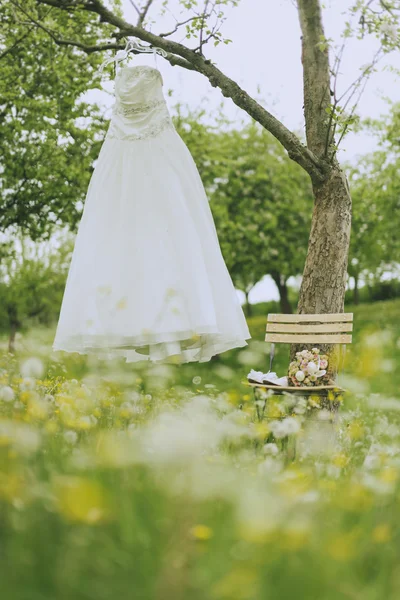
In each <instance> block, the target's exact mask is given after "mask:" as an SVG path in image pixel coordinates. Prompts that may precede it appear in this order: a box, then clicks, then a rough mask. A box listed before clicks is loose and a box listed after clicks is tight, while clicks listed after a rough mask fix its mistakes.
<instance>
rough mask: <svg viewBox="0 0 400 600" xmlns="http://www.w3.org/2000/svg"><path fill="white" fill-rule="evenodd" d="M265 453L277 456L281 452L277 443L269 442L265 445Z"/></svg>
mask: <svg viewBox="0 0 400 600" xmlns="http://www.w3.org/2000/svg"><path fill="white" fill-rule="evenodd" d="M264 453H265V454H269V455H271V456H276V455H277V454H279V449H278V446H277V445H276V444H273V443H268V444H265V445H264Z"/></svg>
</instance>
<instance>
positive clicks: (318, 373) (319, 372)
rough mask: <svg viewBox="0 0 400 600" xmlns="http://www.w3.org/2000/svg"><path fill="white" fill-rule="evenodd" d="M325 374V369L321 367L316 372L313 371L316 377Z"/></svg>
mask: <svg viewBox="0 0 400 600" xmlns="http://www.w3.org/2000/svg"><path fill="white" fill-rule="evenodd" d="M325 374H326V370H325V369H322V370H321V371H317V372H316V373H315V377H316V378H317V379H319V378H320V377H323V376H324V375H325Z"/></svg>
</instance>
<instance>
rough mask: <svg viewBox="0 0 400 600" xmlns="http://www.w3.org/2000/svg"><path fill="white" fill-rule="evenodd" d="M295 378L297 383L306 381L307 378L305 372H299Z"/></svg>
mask: <svg viewBox="0 0 400 600" xmlns="http://www.w3.org/2000/svg"><path fill="white" fill-rule="evenodd" d="M295 377H296V379H297V381H304V379H305V377H306V376H305V375H304V373H303V371H297V373H296V375H295Z"/></svg>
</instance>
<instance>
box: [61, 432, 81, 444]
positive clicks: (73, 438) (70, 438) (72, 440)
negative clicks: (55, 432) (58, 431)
mask: <svg viewBox="0 0 400 600" xmlns="http://www.w3.org/2000/svg"><path fill="white" fill-rule="evenodd" d="M63 437H64V440H65V441H66V442H67V443H68V444H71V445H74V444H76V442H77V441H78V434H77V433H76V431H73V430H71V429H69V430H68V431H65V432H64V434H63Z"/></svg>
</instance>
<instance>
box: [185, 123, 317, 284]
mask: <svg viewBox="0 0 400 600" xmlns="http://www.w3.org/2000/svg"><path fill="white" fill-rule="evenodd" d="M176 125H177V128H178V131H179V133H180V134H181V135H182V137H183V139H184V140H185V141H186V143H187V144H188V146H189V149H190V151H191V153H192V155H193V157H194V159H195V162H196V164H197V165H198V167H199V170H200V173H201V176H202V179H203V183H204V185H205V188H206V190H207V193H208V196H209V198H210V201H211V208H212V211H213V215H214V219H215V223H216V227H217V231H218V236H219V240H220V244H221V248H222V252H223V255H224V258H225V260H226V263H227V266H228V269H229V271H230V273H231V276H232V278H233V281H234V283H235V285H236V286H237V287H238V288H239V289H241V290H243V291H244V292H248V291H249V290H250V289H251V288H252V287H253V286H254V285H255V284H256V283H257V282H258V281H259V280H260V279H261V278H262V277H263V276H264V275H267V274H270V275H272V276H273V278H274V280H275V281H278V280H279V281H283V282H286V281H287V279H288V278H289V277H290V276H292V275H297V274H299V273H301V271H302V268H303V265H304V260H305V255H306V250H307V240H308V234H309V228H310V222H311V213H312V205H313V201H312V191H311V185H310V182H309V179H308V176H307V175H306V174H305V173H304V172H303V171H302V169H301V168H300V167H299V166H298V165H296V164H295V163H293V162H292V161H291V160H290V159H289V158H288V157H287V155H286V153H285V151H284V150H283V149H282V147H281V146H280V144H279V143H278V142H277V141H276V140H275V139H274V138H273V137H272V136H271V135H270V134H268V133H267V132H266V131H265V130H263V129H262V128H261V127H259V126H258V125H257V124H255V123H252V124H249V125H246V126H243V127H242V129H240V130H237V129H232V128H231V124H229V123H224V121H223V118H222V117H221V115H219V122H218V129H217V128H213V127H211V126H208V125H204V124H203V123H202V114H201V113H198V114H189V115H187V116H186V117H184V116H182V114H180V115H179V117H178V119H177V121H176ZM224 125H228V126H229V125H230V127H225V129H223V126H224Z"/></svg>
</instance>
